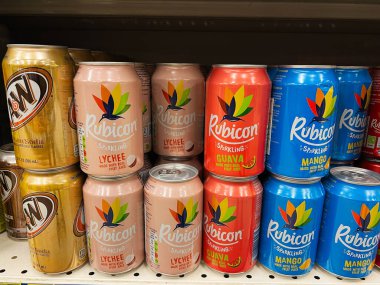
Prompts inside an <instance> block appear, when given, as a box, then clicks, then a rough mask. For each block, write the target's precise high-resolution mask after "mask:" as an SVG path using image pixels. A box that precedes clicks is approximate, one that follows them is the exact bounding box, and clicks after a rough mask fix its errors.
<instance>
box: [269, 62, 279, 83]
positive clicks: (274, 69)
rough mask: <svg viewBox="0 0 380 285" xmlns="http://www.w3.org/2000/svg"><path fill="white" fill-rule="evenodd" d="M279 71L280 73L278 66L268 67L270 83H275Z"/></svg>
mask: <svg viewBox="0 0 380 285" xmlns="http://www.w3.org/2000/svg"><path fill="white" fill-rule="evenodd" d="M277 71H278V66H277V65H271V66H268V68H267V72H268V76H269V79H270V81H272V82H273V80H274V78H275V77H276V74H277Z"/></svg>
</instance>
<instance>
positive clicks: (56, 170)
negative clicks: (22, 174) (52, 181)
mask: <svg viewBox="0 0 380 285" xmlns="http://www.w3.org/2000/svg"><path fill="white" fill-rule="evenodd" d="M75 167H78V166H77V164H72V165H69V166H64V167H57V168H48V169H25V171H26V172H30V173H36V174H47V173H59V172H63V171H65V170H67V169H71V168H75ZM78 169H79V167H78Z"/></svg>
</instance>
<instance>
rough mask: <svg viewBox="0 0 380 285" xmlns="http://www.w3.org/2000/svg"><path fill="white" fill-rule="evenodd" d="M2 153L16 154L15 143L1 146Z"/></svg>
mask: <svg viewBox="0 0 380 285" xmlns="http://www.w3.org/2000/svg"><path fill="white" fill-rule="evenodd" d="M0 152H5V153H15V151H14V145H13V143H7V144H4V145H2V146H0Z"/></svg>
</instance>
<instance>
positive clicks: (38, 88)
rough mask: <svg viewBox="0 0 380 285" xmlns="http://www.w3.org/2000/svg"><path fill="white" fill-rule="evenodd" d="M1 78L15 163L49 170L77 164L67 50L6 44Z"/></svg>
mask: <svg viewBox="0 0 380 285" xmlns="http://www.w3.org/2000/svg"><path fill="white" fill-rule="evenodd" d="M3 74H4V82H5V87H6V96H7V98H6V99H7V103H8V112H9V118H10V123H11V130H12V137H13V142H14V149H15V155H16V159H17V164H18V165H19V166H20V167H22V168H25V169H49V168H50V169H51V168H60V167H65V166H69V165H72V164H74V163H76V162H78V160H79V153H78V139H77V133H76V121H75V108H74V93H73V77H74V64H73V61H72V59H71V58H70V55H69V53H68V51H67V48H66V47H58V46H40V45H13V44H12V45H8V50H7V53H6V55H5V57H4V59H3Z"/></svg>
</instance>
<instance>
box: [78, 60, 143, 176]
mask: <svg viewBox="0 0 380 285" xmlns="http://www.w3.org/2000/svg"><path fill="white" fill-rule="evenodd" d="M74 88H75V109H76V115H77V124H78V141H79V147H80V151H79V152H80V165H81V169H82V171H83V172H86V173H87V174H90V175H96V176H125V175H127V174H131V173H134V172H136V171H138V170H139V169H140V168H142V166H143V163H144V152H143V147H142V146H143V134H142V112H141V110H142V95H141V82H140V79H139V77H138V75H137V73H136V71H135V69H134V65H133V63H125V62H81V63H80V65H79V69H78V72H77V74H76V76H75V79H74Z"/></svg>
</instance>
